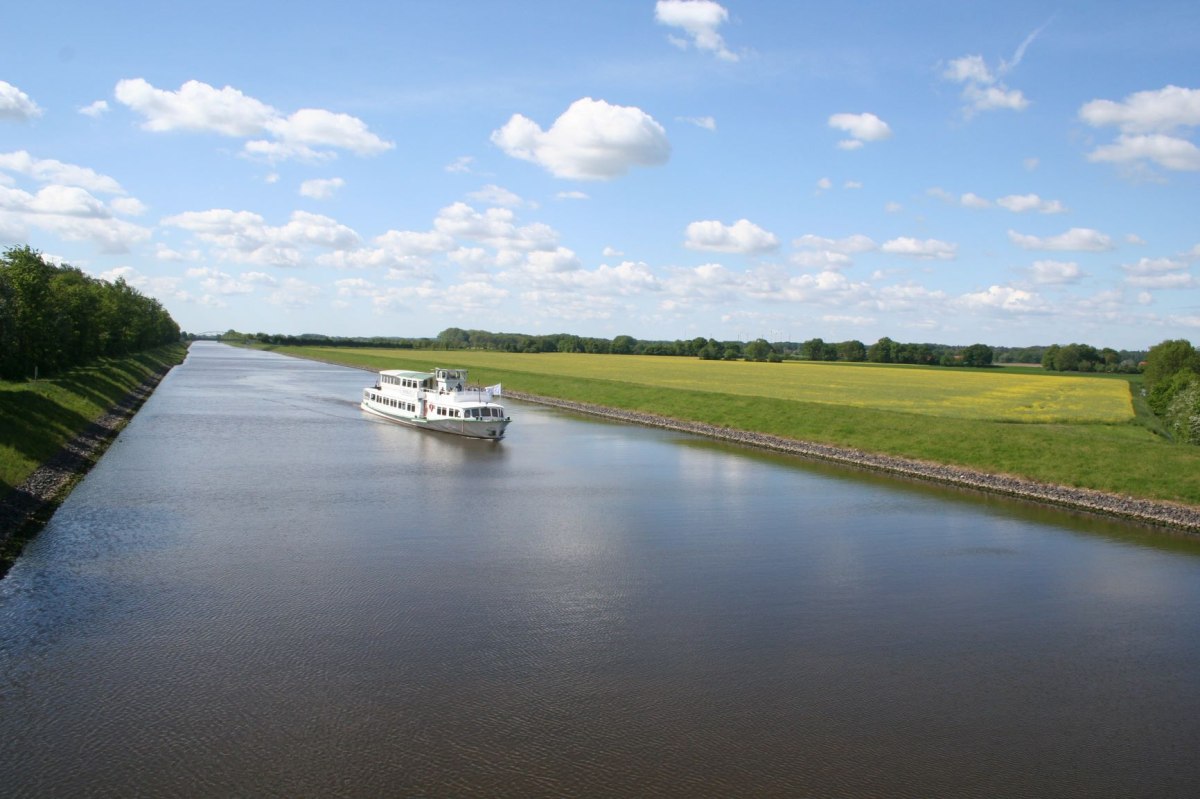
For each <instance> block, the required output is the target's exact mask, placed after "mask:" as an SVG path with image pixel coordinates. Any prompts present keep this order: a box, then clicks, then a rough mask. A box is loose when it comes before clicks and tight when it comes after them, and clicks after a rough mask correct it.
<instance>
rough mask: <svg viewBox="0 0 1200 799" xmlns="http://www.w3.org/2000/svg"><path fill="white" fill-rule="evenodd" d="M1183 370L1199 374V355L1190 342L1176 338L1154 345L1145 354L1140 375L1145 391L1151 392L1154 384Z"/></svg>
mask: <svg viewBox="0 0 1200 799" xmlns="http://www.w3.org/2000/svg"><path fill="white" fill-rule="evenodd" d="M1184 370H1186V371H1189V372H1193V373H1196V374H1200V354H1198V353H1197V352H1196V349H1195V348H1194V347H1193V346H1192V343H1191V342H1190V341H1188V340H1187V339H1182V338H1178V339H1171V340H1169V341H1163V342H1161V343H1159V344H1155V345H1154V346H1153V347H1151V348H1150V352H1149V353H1147V354H1146V368H1145V371H1143V373H1142V374H1143V375H1144V378H1143V379H1144V382H1145V385H1146V389H1147V390H1148V391H1153V390H1154V386H1155V384H1156V383H1158V382H1159V381H1161V380H1165V379H1167V378H1169V377H1171V376H1172V375H1174V374H1175V373H1176V372H1180V371H1184Z"/></svg>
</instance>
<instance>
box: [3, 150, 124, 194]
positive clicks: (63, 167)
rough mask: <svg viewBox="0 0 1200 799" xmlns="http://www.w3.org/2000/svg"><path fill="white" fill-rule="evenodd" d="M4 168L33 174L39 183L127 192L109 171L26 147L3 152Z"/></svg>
mask: <svg viewBox="0 0 1200 799" xmlns="http://www.w3.org/2000/svg"><path fill="white" fill-rule="evenodd" d="M0 170H4V171H7V172H15V173H18V174H21V175H26V176H28V177H31V178H33V179H34V180H36V181H38V182H39V183H57V184H61V185H64V186H78V187H79V188H82V189H87V190H88V191H94V192H99V193H101V194H124V193H125V190H124V189H123V188H121V184H120V183H118V182H117V181H116V180H114V179H113V178H110V177H109V176H108V175H101V174H100V173H98V172H96V171H94V170H92V169H89V168H88V167H84V166H77V165H75V164H65V163H63V162H62V161H56V160H54V159H53V158H34V157H33V156H32V155H30V154H29V153H28V152H26V151H25V150H17V151H15V152H11V153H0Z"/></svg>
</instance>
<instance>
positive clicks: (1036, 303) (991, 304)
mask: <svg viewBox="0 0 1200 799" xmlns="http://www.w3.org/2000/svg"><path fill="white" fill-rule="evenodd" d="M957 304H958V305H961V306H962V307H964V308H967V309H969V310H996V311H1004V312H1007V313H1019V314H1025V313H1049V312H1050V311H1051V310H1052V308H1051V306H1050V305H1049V304H1048V303H1047V302H1046V301H1045V300H1044V299H1043V298H1042V297H1041V296H1040V295H1038V294H1037V293H1035V292H1032V291H1026V290H1025V289H1018V288H1013V287H1011V286H989V287H988V288H986V289H984V290H983V291H977V292H973V293H969V294H964V295H962V296H961V297H959V298H958V299H957Z"/></svg>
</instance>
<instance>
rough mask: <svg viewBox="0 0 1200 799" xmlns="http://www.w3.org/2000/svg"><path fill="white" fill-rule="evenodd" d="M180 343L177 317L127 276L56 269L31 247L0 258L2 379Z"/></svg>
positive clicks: (59, 267) (13, 378)
mask: <svg viewBox="0 0 1200 799" xmlns="http://www.w3.org/2000/svg"><path fill="white" fill-rule="evenodd" d="M178 340H179V326H178V325H177V324H175V320H173V319H172V318H171V315H170V314H168V313H167V312H166V310H164V309H163V307H162V306H161V305H160V304H159V302H158V301H157V300H154V299H151V298H149V297H146V296H143V295H142V294H141V293H140V292H138V290H137V289H135V288H133V287H132V286H130V285H128V284H127V283H126V282H125V281H124V280H121V279H118V280H117V281H116V282H115V283H108V282H106V281H103V280H98V279H96V278H93V277H91V276H89V275H86V274H84V273H83V272H82V271H80V270H79V269H76V268H75V267H73V266H68V265H66V264H63V265H62V266H55V265H53V264H50V263H47V262H46V261H45V259H43V258H42V256H41V254H40V253H38V252H37V251H35V250H33V249H31V248H30V247H28V246H25V247H13V248H10V249H8V250H6V251H5V252H4V254H3V255H0V377H2V378H6V379H10V380H17V379H21V378H25V377H32V376H33V375H34V374H35V372H36V373H40V374H49V373H52V372H55V371H58V370H61V369H65V368H68V367H71V366H77V365H79V364H83V363H87V362H88V361H90V360H92V359H94V358H96V357H98V356H102V355H125V354H128V353H131V352H138V351H140V350H143V349H148V348H150V347H155V346H158V345H160V344H166V343H169V342H172V341H178Z"/></svg>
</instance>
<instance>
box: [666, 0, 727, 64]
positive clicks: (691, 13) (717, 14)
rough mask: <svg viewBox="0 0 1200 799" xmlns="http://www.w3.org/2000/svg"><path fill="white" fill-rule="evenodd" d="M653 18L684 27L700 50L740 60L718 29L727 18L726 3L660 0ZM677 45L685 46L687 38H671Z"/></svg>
mask: <svg viewBox="0 0 1200 799" xmlns="http://www.w3.org/2000/svg"><path fill="white" fill-rule="evenodd" d="M654 19H655V21H657V22H658V23H659V24H662V25H669V26H671V27H674V28H680V29H681V30H683V31H684V32H685V33H686V34H687V35H688V37H689V38H690V40H691V43H692V44H693V45H694V46H695V47H696V49H698V50H706V51H708V52H710V53H713V54H714V55H716V56H717V58H720V59H721V60H723V61H737V60H738V56H737V54H736V53H733V52H731V51H730V50H729V48H727V47H726V46H725V40H724V39H723V38H722V37H721V34H720V33H718V32H717V29H718V28H720V27H721V25H723V24H724V23H725V22H726V21H727V20H728V19H729V12H728V11H726V10H725V8H724V6H722V5H720V4H719V3H715V2H712V0H658V2H657V3H656V4H655V6H654ZM671 42H672V43H673V44H676V45H677V46H686V45H687V41H686V40H683V39H679V38H677V37H671Z"/></svg>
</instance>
